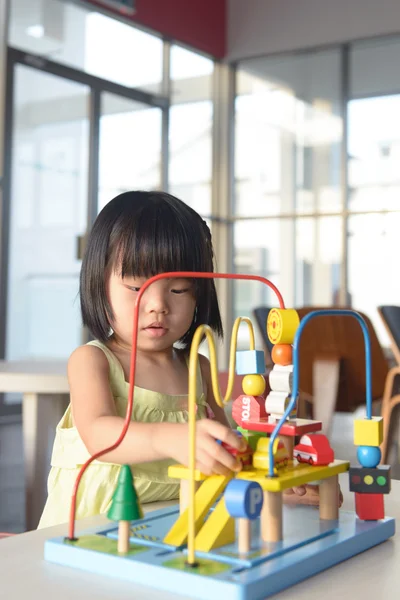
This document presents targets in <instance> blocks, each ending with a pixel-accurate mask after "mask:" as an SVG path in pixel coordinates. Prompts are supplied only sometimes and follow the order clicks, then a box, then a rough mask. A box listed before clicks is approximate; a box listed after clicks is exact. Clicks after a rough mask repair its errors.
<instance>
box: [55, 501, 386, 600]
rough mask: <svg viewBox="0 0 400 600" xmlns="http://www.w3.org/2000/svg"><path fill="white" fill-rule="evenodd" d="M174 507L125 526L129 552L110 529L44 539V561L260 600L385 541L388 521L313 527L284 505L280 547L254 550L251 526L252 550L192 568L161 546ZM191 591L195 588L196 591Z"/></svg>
mask: <svg viewBox="0 0 400 600" xmlns="http://www.w3.org/2000/svg"><path fill="white" fill-rule="evenodd" d="M178 516H179V511H178V507H176V508H175V507H170V508H167V509H163V510H159V511H155V512H152V513H149V515H148V516H147V517H145V518H144V519H142V520H140V521H135V522H133V523H132V537H131V551H130V552H129V553H128V554H127V555H124V556H121V555H118V552H117V542H116V538H117V527H116V526H114V524H113V523H110V526H109V527H108V528H105V527H103V528H101V529H97V530H96V531H93V530H92V531H89V532H87V533H86V534H81V536H80V537H79V539H78V541H77V542H69V541H66V540H65V539H64V538H55V539H51V540H48V541H47V542H46V544H45V559H46V560H48V561H50V562H55V563H58V564H62V565H66V566H69V567H76V568H77V569H84V570H86V571H91V572H93V573H98V574H100V575H109V576H111V577H116V578H119V579H126V580H129V581H132V582H134V583H137V584H141V585H146V586H149V587H153V588H157V589H160V590H166V591H170V592H175V593H176V594H184V595H185V596H187V593H188V590H190V596H191V597H192V598H201V599H204V600H214V599H215V600H221V598H223V599H224V600H236V599H237V600H239V599H240V600H262V599H264V598H268V597H270V596H272V595H273V594H276V593H277V592H279V591H281V590H283V589H284V588H287V587H290V586H291V585H293V584H295V583H298V582H299V581H301V580H303V579H307V578H308V577H311V576H312V575H315V574H316V573H319V572H320V571H323V570H324V569H327V568H328V567H331V566H332V565H335V564H337V563H339V562H341V561H343V560H346V559H348V558H350V557H352V556H354V555H355V554H358V553H360V552H363V551H364V550H367V549H368V548H371V547H372V546H375V545H376V544H380V543H381V542H383V541H384V540H386V539H388V538H389V537H391V536H392V535H393V534H394V532H395V520H394V519H391V518H385V519H383V520H381V521H360V520H359V519H358V518H357V516H356V515H355V513H353V512H345V511H341V512H340V518H339V520H338V521H320V519H319V511H318V509H315V508H313V507H306V506H293V507H289V506H285V507H284V514H283V523H284V541H283V542H279V543H275V544H265V543H264V544H261V542H260V535H259V526H260V525H259V520H258V519H257V520H256V521H254V522H253V523H252V531H253V538H252V540H253V541H252V547H251V551H250V552H249V554H248V555H246V556H244V557H243V556H239V555H238V552H237V548H236V543H235V544H229V545H227V546H223V547H221V548H218V549H216V550H213V551H212V552H209V553H196V556H197V557H198V563H199V566H198V568H197V569H193V568H190V567H187V566H186V565H185V560H186V549H185V548H175V547H172V546H168V545H166V544H164V543H163V542H162V540H163V538H164V536H165V534H166V533H167V532H168V530H169V529H170V527H171V526H172V524H173V522H174V521H175V520H176V519H177V518H178ZM197 584H199V585H197Z"/></svg>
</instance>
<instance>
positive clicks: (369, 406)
mask: <svg viewBox="0 0 400 600" xmlns="http://www.w3.org/2000/svg"><path fill="white" fill-rule="evenodd" d="M334 315H344V316H348V317H354V318H355V319H357V321H358V322H359V323H360V325H361V329H362V332H363V336H364V347H365V388H366V396H367V419H371V418H372V378H371V341H370V337H369V332H368V327H367V324H366V322H365V321H364V319H363V318H362V316H361V315H359V314H358V313H357V312H355V311H353V310H343V309H326V310H313V311H312V312H310V313H308V315H306V316H305V317H304V319H302V320H301V322H300V325H299V327H298V329H297V331H296V335H295V338H294V342H293V383H292V395H291V398H290V402H289V404H288V406H287V407H286V410H285V412H284V414H283V416H282V418H281V420H280V421H279V422H278V423H277V425H276V427H275V429H274V431H273V432H272V434H271V438H270V442H269V457H268V459H269V477H273V476H274V455H273V453H272V449H273V445H274V441H275V440H276V438H277V437H278V435H279V432H280V430H281V427H282V426H283V425H284V424H285V422H286V419H287V417H288V416H289V414H290V413H291V412H292V410H293V409H294V407H295V405H296V399H297V394H298V391H299V342H300V336H301V334H302V332H303V329H304V327H305V326H306V325H307V323H308V322H309V321H311V319H313V318H314V317H318V316H334Z"/></svg>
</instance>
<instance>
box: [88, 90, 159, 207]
mask: <svg viewBox="0 0 400 600" xmlns="http://www.w3.org/2000/svg"><path fill="white" fill-rule="evenodd" d="M99 139H100V142H99V190H98V210H99V211H100V210H101V209H102V208H103V206H104V205H105V204H107V202H109V201H110V200H111V199H112V198H114V196H117V195H118V194H121V193H122V192H126V191H128V190H156V189H160V188H161V186H162V110H161V108H159V107H155V106H150V105H148V104H144V103H142V102H138V101H136V100H131V99H130V98H123V97H121V96H118V95H116V94H111V93H109V92H103V93H102V94H101V102H100V135H99Z"/></svg>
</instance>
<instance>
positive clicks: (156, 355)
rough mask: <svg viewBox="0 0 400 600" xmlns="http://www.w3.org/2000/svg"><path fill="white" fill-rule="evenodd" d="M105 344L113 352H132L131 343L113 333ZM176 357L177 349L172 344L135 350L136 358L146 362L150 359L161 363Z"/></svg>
mask: <svg viewBox="0 0 400 600" xmlns="http://www.w3.org/2000/svg"><path fill="white" fill-rule="evenodd" d="M107 346H108V347H109V348H110V350H112V351H113V352H114V353H115V354H124V355H129V356H130V355H131V353H132V345H131V344H128V343H127V342H125V341H124V340H122V339H121V338H119V337H117V336H116V335H115V334H113V335H112V336H111V337H110V339H109V341H108V343H107ZM177 358H178V359H179V351H178V350H176V348H174V347H173V346H169V347H168V348H163V349H162V350H143V349H141V348H137V351H136V359H142V360H146V361H148V362H150V361H151V362H154V363H162V362H168V361H171V360H174V359H177Z"/></svg>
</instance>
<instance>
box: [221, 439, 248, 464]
mask: <svg viewBox="0 0 400 600" xmlns="http://www.w3.org/2000/svg"><path fill="white" fill-rule="evenodd" d="M235 433H236V434H237V435H240V436H241V433H240V432H239V431H235ZM221 446H223V448H225V450H227V451H228V452H229V454H232V456H235V457H236V458H238V459H239V460H240V461H241V463H242V465H243V467H251V466H252V464H253V450H252V448H250V446H249V445H248V444H247V448H246V450H244V451H243V452H239V450H236V448H232V446H230V445H229V444H227V443H226V442H221Z"/></svg>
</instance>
